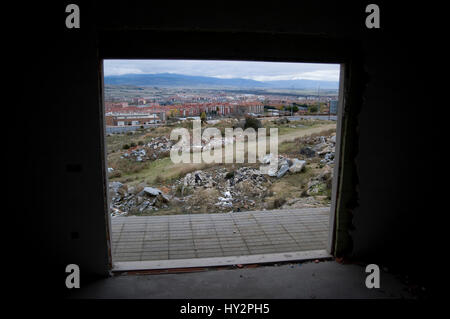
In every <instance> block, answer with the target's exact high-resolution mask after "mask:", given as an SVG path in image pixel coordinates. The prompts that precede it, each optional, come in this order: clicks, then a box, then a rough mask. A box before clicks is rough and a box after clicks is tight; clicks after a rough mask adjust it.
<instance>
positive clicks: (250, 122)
mask: <svg viewBox="0 0 450 319" xmlns="http://www.w3.org/2000/svg"><path fill="white" fill-rule="evenodd" d="M248 127H253V128H254V129H255V130H258V128H260V127H262V124H261V121H260V120H258V119H257V118H254V117H251V116H248V117H246V118H245V124H244V129H246V128H248Z"/></svg>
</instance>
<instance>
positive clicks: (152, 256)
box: [111, 207, 330, 262]
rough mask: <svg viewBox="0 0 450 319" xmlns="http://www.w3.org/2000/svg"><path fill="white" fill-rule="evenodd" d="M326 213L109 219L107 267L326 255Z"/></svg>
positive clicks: (309, 210)
mask: <svg viewBox="0 0 450 319" xmlns="http://www.w3.org/2000/svg"><path fill="white" fill-rule="evenodd" d="M329 213H330V208H329V207H324V208H307V209H293V210H275V211H254V212H239V213H224V214H191V215H172V216H145V217H140V216H129V217H116V218H113V219H112V222H111V224H112V249H113V261H115V262H118V261H146V260H167V259H185V258H203V257H223V256H242V255H254V254H270V253H281V252H294V251H307V250H319V249H326V242H327V238H328V219H329Z"/></svg>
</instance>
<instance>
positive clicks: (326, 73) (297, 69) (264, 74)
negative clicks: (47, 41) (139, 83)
mask: <svg viewBox="0 0 450 319" xmlns="http://www.w3.org/2000/svg"><path fill="white" fill-rule="evenodd" d="M129 73H141V74H144V73H178V74H185V75H201V76H212V77H218V78H243V79H252V80H257V81H272V80H298V79H307V80H322V81H339V64H313V63H280V62H246V61H211V60H209V61H194V60H105V61H104V74H105V75H120V74H129Z"/></svg>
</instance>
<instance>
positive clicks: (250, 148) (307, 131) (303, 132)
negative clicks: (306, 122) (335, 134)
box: [224, 124, 336, 162]
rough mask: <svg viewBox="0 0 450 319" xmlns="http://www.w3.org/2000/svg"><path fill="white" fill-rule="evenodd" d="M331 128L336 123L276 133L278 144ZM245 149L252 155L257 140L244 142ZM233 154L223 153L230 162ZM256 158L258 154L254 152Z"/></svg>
mask: <svg viewBox="0 0 450 319" xmlns="http://www.w3.org/2000/svg"><path fill="white" fill-rule="evenodd" d="M332 128H336V124H325V125H320V126H316V127H311V128H307V129H299V130H297V131H295V132H292V133H288V134H283V135H278V145H280V144H281V143H283V142H289V141H293V140H295V139H296V138H299V137H303V136H308V135H311V134H314V133H319V132H322V131H326V130H329V129H332ZM245 144H246V145H245V151H247V150H248V151H247V154H248V155H253V154H254V152H253V150H255V151H257V145H258V141H256V142H252V143H248V142H246V143H245ZM268 145H269V139H267V146H268ZM234 155H235V154H224V156H226V158H227V161H228V162H230V161H232V159H233V158H234ZM255 155H256V158H258V155H257V154H256V153H255Z"/></svg>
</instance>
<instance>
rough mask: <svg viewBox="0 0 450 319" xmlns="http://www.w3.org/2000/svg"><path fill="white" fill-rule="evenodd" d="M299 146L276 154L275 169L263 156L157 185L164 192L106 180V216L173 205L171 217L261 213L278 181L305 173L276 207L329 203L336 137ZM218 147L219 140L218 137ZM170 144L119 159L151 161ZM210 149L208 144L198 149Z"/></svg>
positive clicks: (161, 142)
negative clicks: (295, 152) (292, 151)
mask: <svg viewBox="0 0 450 319" xmlns="http://www.w3.org/2000/svg"><path fill="white" fill-rule="evenodd" d="M202 142H205V141H202ZM216 142H217V141H216ZM301 142H302V145H303V147H302V148H301V149H300V150H299V154H300V155H299V158H296V157H294V156H292V155H291V156H290V157H287V156H284V155H278V158H277V159H278V161H277V165H272V164H271V163H274V156H275V155H274V154H267V155H265V156H264V157H263V158H262V159H261V160H260V162H261V163H259V164H248V165H246V166H241V165H237V167H235V166H234V165H233V166H232V167H230V166H227V167H224V166H218V167H209V168H206V169H204V170H197V171H194V172H190V173H187V174H186V175H185V176H183V177H181V178H179V179H177V180H175V181H173V182H171V183H170V185H168V188H166V187H161V189H162V190H163V191H164V192H163V191H161V190H160V189H158V188H154V187H149V186H148V185H144V184H140V185H138V186H127V185H124V184H122V183H120V182H111V183H110V184H109V190H110V198H111V203H110V211H111V214H112V216H121V215H126V214H153V213H155V212H156V211H158V210H161V209H166V208H167V209H168V210H173V209H175V208H176V207H178V208H177V209H180V208H181V211H180V210H177V212H176V213H180V212H181V213H191V212H198V211H200V210H199V209H200V207H201V208H202V212H203V211H206V212H208V213H209V212H210V213H214V212H239V211H241V210H243V211H244V210H262V209H265V208H266V207H269V206H267V205H268V202H269V201H272V200H277V199H279V198H281V197H276V196H275V197H274V195H273V189H274V188H273V187H272V186H276V185H275V183H282V181H283V178H285V176H288V175H290V174H307V175H303V176H304V177H303V178H305V177H306V179H305V180H304V181H302V182H301V184H299V185H301V186H298V187H299V188H298V189H294V190H293V191H292V188H291V190H290V192H292V194H293V195H290V196H289V195H288V196H283V197H282V198H281V199H282V205H281V206H278V205H277V206H276V207H277V208H281V209H283V208H301V207H318V206H323V205H324V203H325V204H326V203H327V200H329V192H330V189H331V180H332V175H333V167H334V152H335V146H336V136H335V135H332V136H329V137H326V136H309V137H305V138H302V141H301ZM218 143H225V141H224V139H222V140H220V139H219V141H218ZM202 144H203V143H202ZM172 145H173V142H172V141H170V140H169V139H167V138H165V137H159V138H154V139H152V140H151V142H149V143H148V144H146V145H144V146H142V147H140V148H135V149H133V150H131V151H129V152H127V153H125V154H128V155H127V156H125V154H124V156H125V157H129V158H131V159H133V160H135V161H146V160H153V159H155V157H154V156H156V158H157V156H158V155H157V154H160V153H162V152H168V151H170V148H171V146H172ZM211 145H212V144H211V143H210V142H208V143H206V144H203V147H209V146H211ZM306 166H308V167H311V169H309V168H308V171H306V172H307V173H304V172H305V168H306ZM110 170H111V171H113V170H112V169H108V171H110ZM291 182H292V179H287V180H286V183H291ZM295 187H297V186H295ZM297 190H298V192H297ZM279 194H280V192H279V191H278V195H279ZM286 194H287V193H286ZM289 194H290V193H289ZM300 194H301V195H300Z"/></svg>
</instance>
